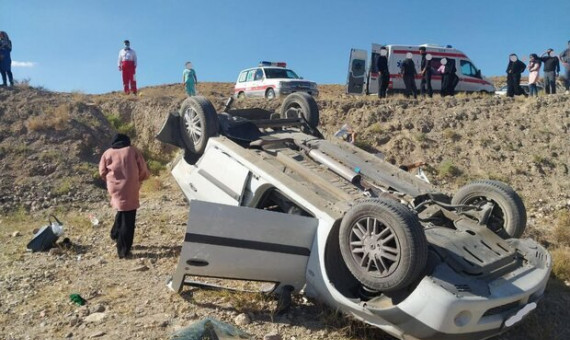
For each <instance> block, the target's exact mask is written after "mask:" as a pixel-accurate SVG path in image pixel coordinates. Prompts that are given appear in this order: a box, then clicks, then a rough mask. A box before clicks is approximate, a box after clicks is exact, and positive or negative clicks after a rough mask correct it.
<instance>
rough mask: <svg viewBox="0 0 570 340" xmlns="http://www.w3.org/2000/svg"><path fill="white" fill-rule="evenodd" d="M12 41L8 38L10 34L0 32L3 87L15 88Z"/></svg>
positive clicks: (0, 69) (0, 71)
mask: <svg viewBox="0 0 570 340" xmlns="http://www.w3.org/2000/svg"><path fill="white" fill-rule="evenodd" d="M11 53H12V41H10V38H9V37H8V33H6V32H4V31H0V73H1V74H2V85H1V86H3V87H6V86H8V84H9V85H10V86H14V77H13V76H12V58H11V57H10V54H11ZM8 82H9V83H8Z"/></svg>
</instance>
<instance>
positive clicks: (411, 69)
mask: <svg viewBox="0 0 570 340" xmlns="http://www.w3.org/2000/svg"><path fill="white" fill-rule="evenodd" d="M412 57H413V54H412V53H411V52H408V53H407V54H406V59H405V60H404V61H403V62H402V65H401V66H400V73H401V74H402V78H404V85H406V92H405V94H404V95H405V96H406V98H408V97H409V96H410V94H413V95H414V99H415V98H417V97H418V88H417V87H416V74H417V73H416V64H415V63H414V61H413V60H412Z"/></svg>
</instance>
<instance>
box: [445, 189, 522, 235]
mask: <svg viewBox="0 0 570 340" xmlns="http://www.w3.org/2000/svg"><path fill="white" fill-rule="evenodd" d="M486 203H492V204H493V205H494V207H493V210H492V211H491V214H490V215H489V217H488V222H487V227H488V228H489V229H491V230H492V231H494V232H495V233H496V234H497V235H499V236H501V237H502V238H504V239H508V238H519V237H520V236H521V235H522V233H523V232H524V230H525V227H526V209H525V207H524V204H523V202H522V199H521V198H520V196H519V195H518V194H517V193H516V192H515V191H514V190H513V188H511V187H510V186H508V185H507V184H505V183H503V182H499V181H492V180H480V181H475V182H473V183H469V184H467V185H465V186H464V187H462V188H460V189H459V191H457V193H456V194H455V195H454V196H453V198H452V199H451V204H453V205H461V204H466V205H475V206H483V205H484V204H486ZM458 211H459V212H461V210H458ZM466 215H469V213H468V212H466Z"/></svg>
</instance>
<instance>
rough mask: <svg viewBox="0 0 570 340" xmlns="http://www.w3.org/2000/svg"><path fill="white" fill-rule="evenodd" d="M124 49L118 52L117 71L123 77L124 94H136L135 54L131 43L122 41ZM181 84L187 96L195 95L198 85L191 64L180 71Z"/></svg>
mask: <svg viewBox="0 0 570 340" xmlns="http://www.w3.org/2000/svg"><path fill="white" fill-rule="evenodd" d="M124 44H125V47H124V48H122V49H121V50H120V51H119V61H118V66H119V71H121V72H122V75H123V89H124V91H125V93H126V94H130V93H132V94H135V95H136V94H137V81H136V70H137V53H136V52H135V50H133V49H132V48H131V42H130V41H129V40H125V41H124ZM182 84H183V85H184V89H185V90H186V93H187V94H188V96H195V95H196V84H198V78H197V77H196V71H194V68H193V67H192V63H191V62H189V61H188V62H186V64H185V68H184V70H183V71H182Z"/></svg>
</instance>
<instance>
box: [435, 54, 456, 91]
mask: <svg viewBox="0 0 570 340" xmlns="http://www.w3.org/2000/svg"><path fill="white" fill-rule="evenodd" d="M440 63H441V66H440V67H439V68H438V71H439V73H442V75H441V96H442V97H445V96H454V95H455V87H456V86H457V83H458V82H459V77H457V68H456V67H455V60H453V59H447V58H441V61H440Z"/></svg>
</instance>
